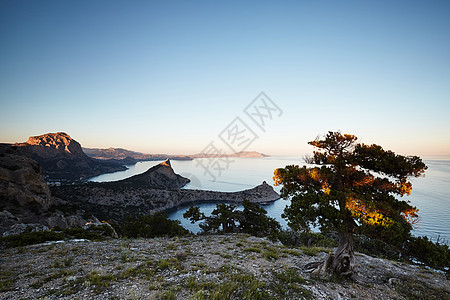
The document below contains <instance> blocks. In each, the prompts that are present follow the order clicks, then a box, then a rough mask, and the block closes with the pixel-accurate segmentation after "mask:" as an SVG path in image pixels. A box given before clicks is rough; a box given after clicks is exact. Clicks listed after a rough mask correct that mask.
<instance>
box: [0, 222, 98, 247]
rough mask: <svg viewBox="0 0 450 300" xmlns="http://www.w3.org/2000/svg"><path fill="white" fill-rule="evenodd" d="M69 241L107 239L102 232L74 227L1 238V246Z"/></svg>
mask: <svg viewBox="0 0 450 300" xmlns="http://www.w3.org/2000/svg"><path fill="white" fill-rule="evenodd" d="M67 239H88V240H104V239H105V237H104V236H103V235H102V233H100V232H94V231H90V230H86V229H83V228H80V227H74V228H67V229H64V230H62V231H55V230H47V231H34V232H25V233H21V234H15V235H10V236H5V237H1V238H0V245H1V246H2V247H6V248H13V247H23V246H27V245H33V244H40V243H44V242H49V241H61V240H67Z"/></svg>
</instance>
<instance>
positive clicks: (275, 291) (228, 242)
mask: <svg viewBox="0 0 450 300" xmlns="http://www.w3.org/2000/svg"><path fill="white" fill-rule="evenodd" d="M330 250H331V249H324V248H289V247H285V246H283V245H281V244H280V243H272V242H271V241H269V240H267V239H263V238H256V237H252V236H248V235H243V234H234V235H206V236H189V237H179V238H155V239H131V240H128V239H110V240H107V241H102V242H90V241H86V240H72V241H65V242H56V243H54V242H53V243H46V244H39V245H32V246H27V247H19V248H11V249H6V250H3V251H2V252H1V254H0V270H1V273H0V299H271V298H273V299H302V298H306V299H308V298H310V299H352V298H354V299H450V287H449V284H448V280H447V279H446V276H445V274H443V273H441V272H438V271H434V270H431V269H428V268H425V267H421V266H415V265H409V264H404V263H399V262H395V261H389V260H383V259H379V258H373V257H370V256H367V255H364V254H357V256H356V263H357V266H356V268H357V273H358V274H357V276H356V279H355V280H339V279H337V278H331V279H329V280H323V279H316V278H312V277H311V276H310V273H308V271H307V270H304V269H303V266H304V265H306V264H307V263H310V262H314V261H320V260H323V259H325V257H326V255H327V253H326V252H327V251H330Z"/></svg>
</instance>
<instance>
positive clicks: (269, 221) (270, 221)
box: [239, 200, 281, 236]
mask: <svg viewBox="0 0 450 300" xmlns="http://www.w3.org/2000/svg"><path fill="white" fill-rule="evenodd" d="M242 206H243V207H244V210H243V211H242V218H241V221H240V224H239V228H240V230H241V231H242V232H245V233H248V234H251V235H255V236H274V235H275V234H276V233H278V232H279V231H280V229H281V226H280V223H278V222H277V221H276V220H275V219H274V218H271V217H268V216H267V211H266V210H265V209H264V208H263V207H261V206H260V205H259V204H258V203H253V202H251V201H249V200H244V201H243V202H242Z"/></svg>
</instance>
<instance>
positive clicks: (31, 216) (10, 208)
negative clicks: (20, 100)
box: [0, 144, 86, 234]
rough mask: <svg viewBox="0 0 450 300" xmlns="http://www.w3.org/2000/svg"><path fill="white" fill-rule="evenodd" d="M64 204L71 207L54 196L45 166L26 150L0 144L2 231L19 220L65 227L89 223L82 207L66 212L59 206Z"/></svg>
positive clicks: (0, 216) (23, 222) (0, 220)
mask: <svg viewBox="0 0 450 300" xmlns="http://www.w3.org/2000/svg"><path fill="white" fill-rule="evenodd" d="M62 206H66V207H70V205H68V204H67V203H66V202H64V201H61V200H60V199H56V198H54V197H52V196H51V194H50V189H49V188H48V186H47V184H46V183H45V181H44V175H43V173H42V169H41V168H40V166H39V164H38V163H37V162H36V161H35V160H33V159H31V158H30V156H29V154H28V153H27V151H24V149H23V147H17V146H11V145H7V144H0V234H2V233H3V232H5V231H7V230H10V229H11V227H12V226H14V225H20V224H30V223H31V224H36V225H38V224H39V225H44V226H48V227H52V226H60V227H62V228H65V227H68V226H78V225H82V224H84V223H86V220H85V219H83V218H82V217H81V215H82V214H84V212H83V211H78V212H77V211H76V210H75V211H72V213H71V214H70V215H67V214H65V213H63V212H62V211H61V210H60V209H58V207H62Z"/></svg>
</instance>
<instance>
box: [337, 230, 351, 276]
mask: <svg viewBox="0 0 450 300" xmlns="http://www.w3.org/2000/svg"><path fill="white" fill-rule="evenodd" d="M354 262H355V253H354V251H353V234H352V233H351V232H339V246H338V248H337V249H336V252H335V253H334V258H333V262H332V264H331V268H332V271H333V272H334V273H336V274H337V275H340V276H348V277H349V276H351V275H352V274H353V266H354Z"/></svg>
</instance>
